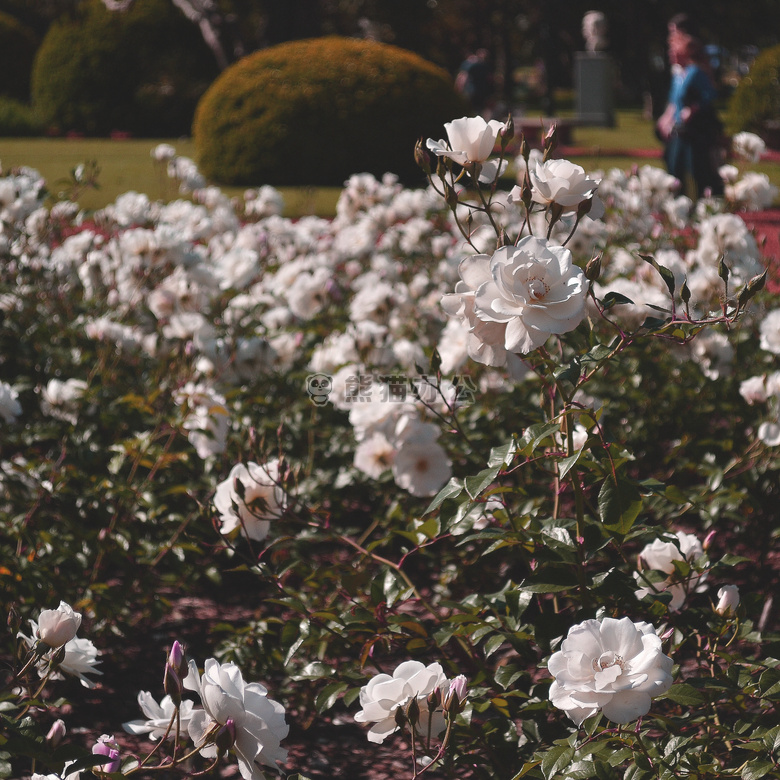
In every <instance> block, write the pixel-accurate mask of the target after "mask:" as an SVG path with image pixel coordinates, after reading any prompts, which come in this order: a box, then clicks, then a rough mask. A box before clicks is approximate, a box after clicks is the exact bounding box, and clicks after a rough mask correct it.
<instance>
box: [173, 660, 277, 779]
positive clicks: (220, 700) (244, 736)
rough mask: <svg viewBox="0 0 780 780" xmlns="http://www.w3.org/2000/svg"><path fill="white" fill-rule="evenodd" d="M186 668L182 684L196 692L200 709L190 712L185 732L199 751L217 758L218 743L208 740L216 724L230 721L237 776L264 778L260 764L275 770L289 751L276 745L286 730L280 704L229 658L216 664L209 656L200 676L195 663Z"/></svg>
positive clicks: (206, 756)
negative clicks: (229, 661)
mask: <svg viewBox="0 0 780 780" xmlns="http://www.w3.org/2000/svg"><path fill="white" fill-rule="evenodd" d="M189 670H190V671H189V674H188V675H187V677H186V678H185V680H184V687H185V688H186V689H187V690H190V691H195V692H196V693H197V694H198V695H199V696H200V699H201V702H202V703H203V709H202V710H200V709H196V710H194V711H193V712H192V715H191V717H190V722H189V725H188V732H189V735H190V738H191V739H192V741H193V742H194V743H195V745H196V747H199V746H202V749H201V751H200V752H201V755H203V756H204V757H205V758H215V757H216V755H217V748H216V746H215V745H214V744H211V743H209V742H207V741H206V738H207V736H208V734H209V732H210V731H211V730H212V728H213V727H214V726H215V725H216V724H221V725H223V726H224V725H225V723H226V722H227V721H228V719H232V721H233V724H234V727H235V744H234V745H233V748H232V749H233V750H234V751H235V753H236V757H237V759H238V768H239V770H240V771H241V776H242V777H243V778H244V780H264V774H263V772H262V769H261V766H262V765H265V766H268V767H271V768H273V769H278V768H279V764H281V763H282V762H284V761H285V760H286V759H287V750H285V749H284V748H283V747H281V744H280V743H281V741H282V740H283V739H284V738H285V737H286V736H287V734H288V732H289V730H290V729H289V726H288V725H287V723H286V722H285V713H284V707H283V706H282V705H281V704H279V703H278V702H276V701H274V700H273V699H269V698H268V690H267V689H266V688H265V686H263V685H261V684H260V683H247V682H244V678H243V675H242V674H241V670H240V669H239V668H238V667H237V666H236V665H235V664H234V663H232V662H231V663H225V664H220V663H219V662H218V661H216V660H215V659H214V658H209V659H208V660H207V661H206V664H205V668H204V671H203V674H202V675H201V674H198V668H197V666H196V665H195V662H194V661H190V663H189Z"/></svg>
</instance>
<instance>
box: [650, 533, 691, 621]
mask: <svg viewBox="0 0 780 780" xmlns="http://www.w3.org/2000/svg"><path fill="white" fill-rule="evenodd" d="M676 536H677V542H665V541H664V540H663V539H656V540H655V541H653V542H652V544H648V545H645V547H644V549H643V550H642V552H640V553H639V564H640V568H643V569H652V570H654V571H662V572H665V573H666V574H668V575H669V576H668V577H667V578H666V579H665V580H664V581H663V582H658V583H654V585H653V587H650V586H647V587H642V588H640V589H639V590H638V591H636V596H637V598H643V597H644V596H647V595H649V594H650V593H654V592H656V591H666V590H668V591H669V592H670V593H671V594H672V600H671V602H670V604H669V609H670V610H671V611H672V612H677V611H678V610H679V609H680V607H682V605H683V603H684V602H685V598H686V596H687V595H688V593H689V592H690V591H691V590H692V589H693V588H694V586H695V585H696V583H697V582H701V580H703V577H702V576H701V575H700V574H699V573H698V572H696V571H693V570H691V572H690V574H689V575H688V576H687V577H686V578H685V579H684V580H680V579H679V577H678V576H677V570H676V569H675V566H674V562H675V561H685V562H687V563H689V564H690V563H693V561H695V560H696V559H697V558H699V557H701V556H702V555H703V554H704V550H703V548H702V545H701V542H700V541H699V540H698V538H697V537H696V536H694V535H693V534H686V533H683V532H682V531H678V532H677V534H676ZM635 576H636V579H637V580H638V581H641V580H642V578H641V575H639V574H637V575H635Z"/></svg>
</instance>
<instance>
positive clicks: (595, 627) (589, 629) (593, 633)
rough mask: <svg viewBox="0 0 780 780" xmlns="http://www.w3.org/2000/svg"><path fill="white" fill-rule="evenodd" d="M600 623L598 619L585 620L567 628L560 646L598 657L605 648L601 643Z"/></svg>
mask: <svg viewBox="0 0 780 780" xmlns="http://www.w3.org/2000/svg"><path fill="white" fill-rule="evenodd" d="M600 626H601V624H600V623H599V621H598V620H592V619H591V620H585V621H583V622H582V623H579V624H578V625H576V626H572V628H570V629H569V633H568V635H567V636H566V639H564V640H563V642H562V643H561V648H562V649H563V650H564V651H565V652H567V651H569V650H574V651H578V652H582V653H583V654H584V655H586V656H590V657H591V658H598V657H599V656H600V655H601V654H602V653H603V652H604V650H605V649H606V648H604V646H603V645H602V643H601V630H600Z"/></svg>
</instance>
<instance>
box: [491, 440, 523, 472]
mask: <svg viewBox="0 0 780 780" xmlns="http://www.w3.org/2000/svg"><path fill="white" fill-rule="evenodd" d="M516 452H517V442H516V441H515V440H514V439H512V441H510V442H508V443H507V444H503V445H502V446H500V447H493V448H492V449H491V450H490V457H489V458H488V463H487V464H488V466H498V467H499V468H506V467H507V466H509V465H511V463H512V459H513V458H514V456H515V453H516Z"/></svg>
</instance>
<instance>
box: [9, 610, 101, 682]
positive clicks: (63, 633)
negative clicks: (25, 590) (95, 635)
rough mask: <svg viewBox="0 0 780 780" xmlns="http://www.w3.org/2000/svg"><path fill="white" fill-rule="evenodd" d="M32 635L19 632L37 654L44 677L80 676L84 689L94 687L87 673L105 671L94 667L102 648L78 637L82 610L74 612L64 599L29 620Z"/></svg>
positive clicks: (38, 669)
mask: <svg viewBox="0 0 780 780" xmlns="http://www.w3.org/2000/svg"><path fill="white" fill-rule="evenodd" d="M30 626H31V628H32V632H31V635H30V636H27V635H26V634H22V633H19V638H20V639H21V640H22V641H23V642H24V643H25V644H26V645H27V646H28V647H29V648H31V649H32V650H33V651H34V652H36V653H37V654H38V658H37V662H36V668H37V671H38V676H39V677H41V678H42V679H43V678H44V677H47V676H48V677H49V679H52V680H61V679H63V676H62V674H63V673H65V674H69V675H73V676H74V677H77V678H78V679H79V681H80V682H81V684H82V685H83V686H84V687H85V688H94V687H95V682H94V681H93V680H92V679H90V678H89V677H88V676H87V675H93V674H103V672H101V671H100V670H98V669H96V668H95V667H96V666H97V664H98V663H99V661H98V655H99V651H98V649H97V648H96V647H95V645H94V644H92V642H91V641H90V640H89V639H86V638H83V637H77V636H76V633H77V632H78V630H79V626H81V613H79V612H75V611H74V610H73V608H72V607H71V606H70V604H66V603H65V602H64V601H61V602H60V605H59V606H58V607H57V608H56V609H44V610H43V611H42V612H41V613H40V614H39V615H38V620H37V621H35V620H30Z"/></svg>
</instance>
